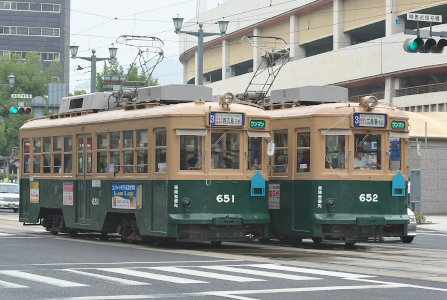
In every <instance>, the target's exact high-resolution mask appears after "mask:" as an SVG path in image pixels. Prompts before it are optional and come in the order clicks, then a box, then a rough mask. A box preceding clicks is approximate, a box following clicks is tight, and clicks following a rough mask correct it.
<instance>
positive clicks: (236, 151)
mask: <svg viewBox="0 0 447 300" xmlns="http://www.w3.org/2000/svg"><path fill="white" fill-rule="evenodd" d="M239 155H240V134H239V133H232V132H214V133H212V134H211V166H212V168H213V169H239Z"/></svg>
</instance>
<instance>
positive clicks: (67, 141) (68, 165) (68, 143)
mask: <svg viewBox="0 0 447 300" xmlns="http://www.w3.org/2000/svg"><path fill="white" fill-rule="evenodd" d="M72 150H73V139H72V138H71V136H64V173H71V172H72V169H73V158H72V157H73V156H72V154H71V151H72Z"/></svg>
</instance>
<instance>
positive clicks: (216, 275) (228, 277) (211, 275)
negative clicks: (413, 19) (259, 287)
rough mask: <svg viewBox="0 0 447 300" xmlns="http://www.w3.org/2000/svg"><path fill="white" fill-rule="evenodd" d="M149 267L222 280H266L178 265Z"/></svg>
mask: <svg viewBox="0 0 447 300" xmlns="http://www.w3.org/2000/svg"><path fill="white" fill-rule="evenodd" d="M148 269H152V270H159V271H166V272H175V273H180V274H186V275H193V276H200V277H207V278H214V279H221V280H229V281H237V282H252V281H265V280H264V279H255V278H249V277H241V276H234V275H226V274H219V273H211V272H204V271H197V270H191V269H185V268H178V267H149V268H148Z"/></svg>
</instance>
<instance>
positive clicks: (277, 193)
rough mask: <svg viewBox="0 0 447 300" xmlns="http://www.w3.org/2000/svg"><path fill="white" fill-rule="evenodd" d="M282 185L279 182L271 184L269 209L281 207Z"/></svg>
mask: <svg viewBox="0 0 447 300" xmlns="http://www.w3.org/2000/svg"><path fill="white" fill-rule="evenodd" d="M280 198H281V185H280V184H279V183H270V184H269V209H280V208H281V207H280Z"/></svg>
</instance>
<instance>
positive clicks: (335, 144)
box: [325, 135, 346, 169]
mask: <svg viewBox="0 0 447 300" xmlns="http://www.w3.org/2000/svg"><path fill="white" fill-rule="evenodd" d="M325 160H326V162H325V168H326V169H345V168H346V136H345V135H326V159H325Z"/></svg>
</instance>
